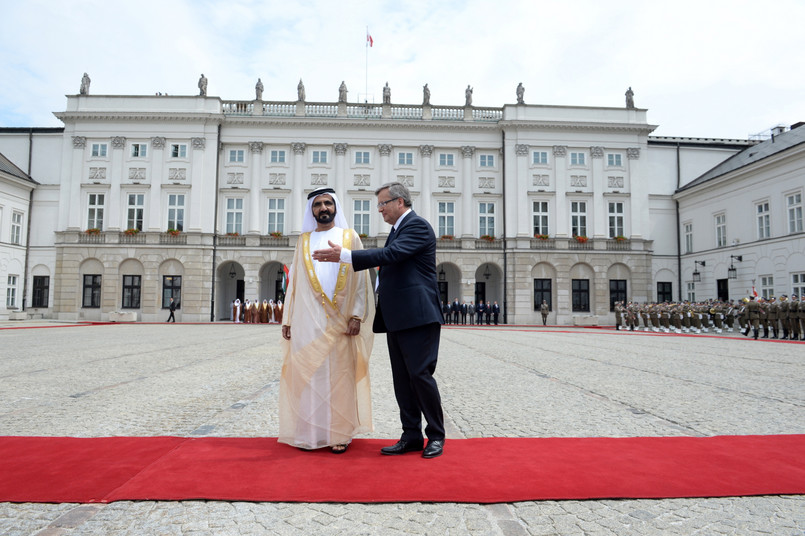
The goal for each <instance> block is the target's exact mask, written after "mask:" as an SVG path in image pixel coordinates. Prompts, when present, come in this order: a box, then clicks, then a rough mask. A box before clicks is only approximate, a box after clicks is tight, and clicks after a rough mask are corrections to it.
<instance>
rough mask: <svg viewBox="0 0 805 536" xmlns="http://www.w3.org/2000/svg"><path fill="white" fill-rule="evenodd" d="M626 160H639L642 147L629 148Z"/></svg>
mask: <svg viewBox="0 0 805 536" xmlns="http://www.w3.org/2000/svg"><path fill="white" fill-rule="evenodd" d="M626 158H628V159H629V160H637V159H639V158H640V147H627V148H626Z"/></svg>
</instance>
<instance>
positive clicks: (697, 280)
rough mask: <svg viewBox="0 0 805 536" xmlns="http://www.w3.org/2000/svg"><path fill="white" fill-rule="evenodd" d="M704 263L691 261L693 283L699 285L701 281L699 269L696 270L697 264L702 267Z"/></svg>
mask: <svg viewBox="0 0 805 536" xmlns="http://www.w3.org/2000/svg"><path fill="white" fill-rule="evenodd" d="M704 263H705V261H693V282H694V283H700V282H701V280H702V274H701V272H699V269H698V268H696V265H697V264H701V265H702V266H704Z"/></svg>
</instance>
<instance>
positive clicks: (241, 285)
mask: <svg viewBox="0 0 805 536" xmlns="http://www.w3.org/2000/svg"><path fill="white" fill-rule="evenodd" d="M235 283H236V284H237V288H236V290H235V297H237V299H239V300H240V303H244V302H245V301H246V300H244V299H243V295H244V294H246V282H245V281H244V280H243V279H238V280H237V281H235Z"/></svg>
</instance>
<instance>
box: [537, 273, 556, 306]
mask: <svg viewBox="0 0 805 536" xmlns="http://www.w3.org/2000/svg"><path fill="white" fill-rule="evenodd" d="M543 301H545V302H547V303H548V310H549V311H553V301H552V300H551V280H550V279H535V280H534V310H535V311H539V310H540V307H541V306H542V302H543Z"/></svg>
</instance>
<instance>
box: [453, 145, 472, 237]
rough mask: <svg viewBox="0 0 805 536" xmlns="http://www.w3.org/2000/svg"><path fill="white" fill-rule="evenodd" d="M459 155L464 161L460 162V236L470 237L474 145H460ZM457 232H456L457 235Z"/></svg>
mask: <svg viewBox="0 0 805 536" xmlns="http://www.w3.org/2000/svg"><path fill="white" fill-rule="evenodd" d="M461 155H462V156H463V157H464V161H463V162H462V163H461V190H462V192H461V237H462V238H472V236H473V228H474V225H473V216H474V215H475V212H474V211H473V210H472V192H473V191H474V189H473V187H472V168H473V165H472V164H473V161H472V158H473V156H474V155H475V147H473V146H471V145H464V146H462V147H461ZM458 234H459V233H456V235H458Z"/></svg>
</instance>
